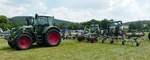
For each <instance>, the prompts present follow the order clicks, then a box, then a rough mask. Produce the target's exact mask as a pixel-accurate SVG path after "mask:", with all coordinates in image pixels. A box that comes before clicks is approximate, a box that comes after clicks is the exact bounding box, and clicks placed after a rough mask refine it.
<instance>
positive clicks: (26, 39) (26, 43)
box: [13, 34, 32, 50]
mask: <svg viewBox="0 0 150 60" xmlns="http://www.w3.org/2000/svg"><path fill="white" fill-rule="evenodd" d="M13 43H14V44H15V49H17V50H25V49H29V48H30V47H31V46H32V38H31V37H30V36H29V35H27V34H21V35H18V36H17V38H16V39H15V40H14V42H13Z"/></svg>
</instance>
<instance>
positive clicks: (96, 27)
mask: <svg viewBox="0 0 150 60" xmlns="http://www.w3.org/2000/svg"><path fill="white" fill-rule="evenodd" d="M123 29H124V28H123V25H122V21H113V20H112V21H111V22H110V23H109V24H108V26H107V27H105V28H103V27H101V25H100V24H96V23H94V22H93V23H92V24H91V25H90V26H88V27H85V28H84V32H81V33H79V34H78V37H77V40H78V41H80V42H81V41H87V42H91V43H95V42H97V41H99V40H100V41H101V42H102V43H104V42H105V41H106V40H108V41H110V43H111V44H113V43H114V41H118V40H120V41H121V42H122V45H125V44H127V42H132V43H133V44H134V45H135V46H139V45H140V41H139V38H141V37H142V36H144V33H143V32H136V31H132V32H125V31H124V30H123Z"/></svg>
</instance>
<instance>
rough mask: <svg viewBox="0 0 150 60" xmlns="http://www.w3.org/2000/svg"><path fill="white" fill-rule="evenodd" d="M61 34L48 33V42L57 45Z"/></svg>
mask: <svg viewBox="0 0 150 60" xmlns="http://www.w3.org/2000/svg"><path fill="white" fill-rule="evenodd" d="M59 39H60V36H59V34H58V33H57V32H51V33H49V34H48V43H49V44H51V45H57V44H58V42H59Z"/></svg>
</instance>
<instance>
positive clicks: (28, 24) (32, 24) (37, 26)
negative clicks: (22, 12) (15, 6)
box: [7, 14, 61, 50]
mask: <svg viewBox="0 0 150 60" xmlns="http://www.w3.org/2000/svg"><path fill="white" fill-rule="evenodd" d="M20 21H21V22H23V23H21V24H24V25H22V26H20V27H15V28H13V29H12V30H11V31H10V36H8V38H7V41H8V45H9V46H10V47H11V48H14V49H17V50H24V49H29V48H30V47H31V46H32V45H33V43H36V44H37V45H39V46H58V45H59V44H60V42H61V35H60V30H59V29H58V28H57V27H56V26H54V17H50V16H38V15H37V14H36V15H35V17H26V18H25V19H24V20H20Z"/></svg>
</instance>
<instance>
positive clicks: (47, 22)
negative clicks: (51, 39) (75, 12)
mask: <svg viewBox="0 0 150 60" xmlns="http://www.w3.org/2000/svg"><path fill="white" fill-rule="evenodd" d="M52 21H53V18H50V17H38V19H37V20H35V24H36V25H51V24H53V23H52Z"/></svg>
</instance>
